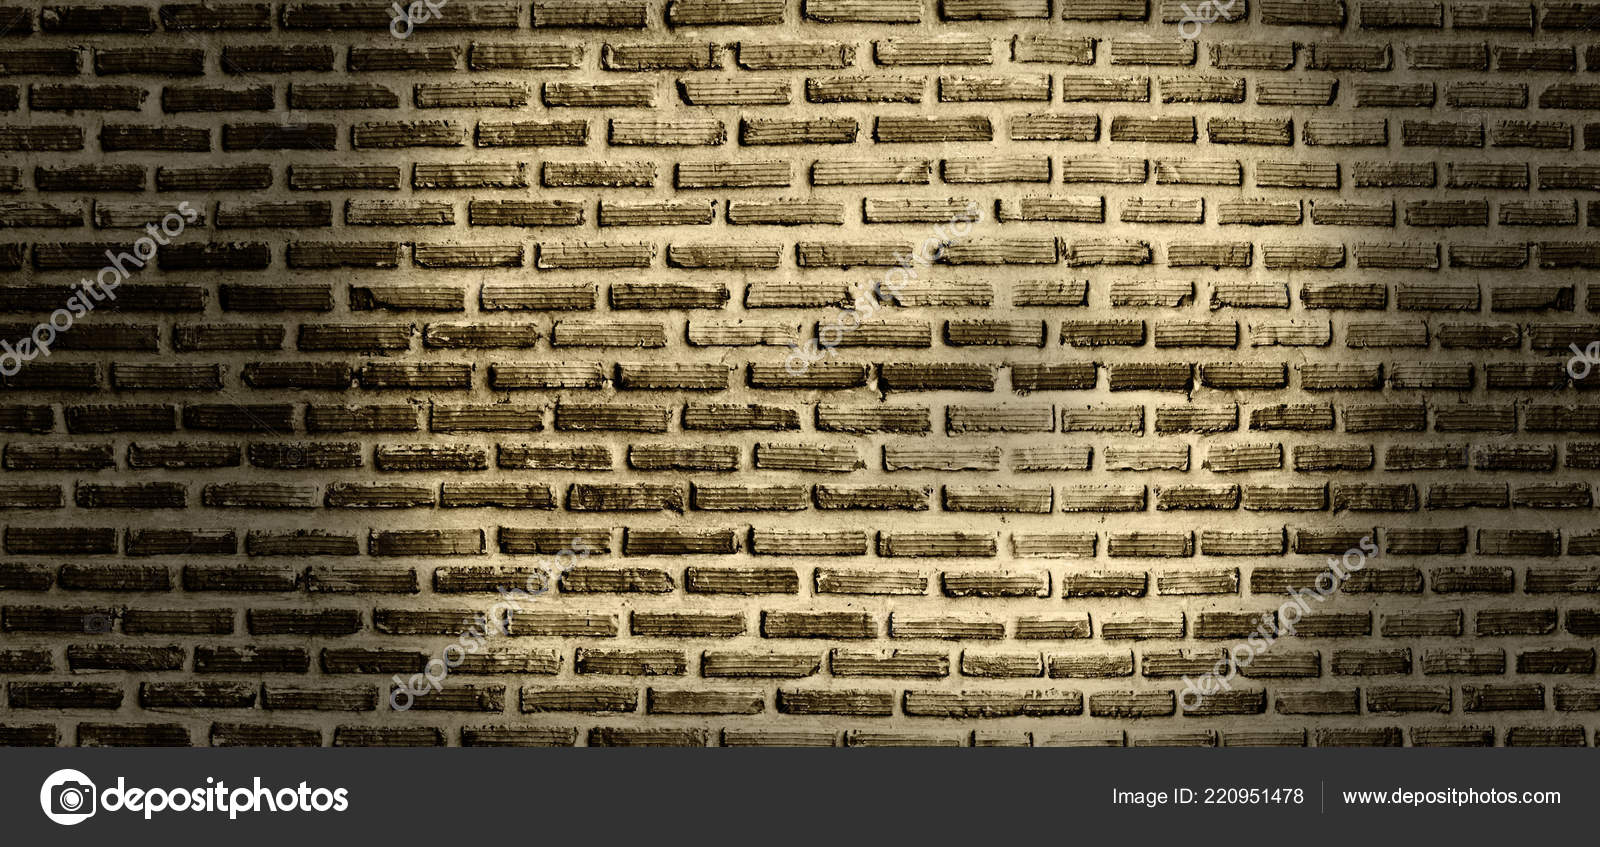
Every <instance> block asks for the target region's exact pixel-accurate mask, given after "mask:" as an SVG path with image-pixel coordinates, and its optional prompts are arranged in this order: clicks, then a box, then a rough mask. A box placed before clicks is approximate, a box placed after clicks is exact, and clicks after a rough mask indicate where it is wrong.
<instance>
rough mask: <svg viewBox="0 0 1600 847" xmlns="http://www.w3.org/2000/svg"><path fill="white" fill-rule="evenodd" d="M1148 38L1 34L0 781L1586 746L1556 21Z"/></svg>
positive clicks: (1585, 654) (956, 24) (1574, 17)
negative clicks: (559, 762)
mask: <svg viewBox="0 0 1600 847" xmlns="http://www.w3.org/2000/svg"><path fill="white" fill-rule="evenodd" d="M1213 8H1214V7H1213ZM418 11H419V12H422V11H423V7H419V8H418ZM1193 11H1196V12H1199V13H1200V14H1202V15H1206V12H1205V11H1204V10H1203V9H1194V10H1193ZM1186 14H1187V12H1186V11H1185V9H1184V8H1183V7H1182V6H1181V5H1180V4H1178V3H1175V2H1162V0H1154V2H1149V3H1147V2H1146V0H877V2H868V0H792V1H791V0H668V2H666V3H665V4H663V3H662V2H661V0H596V2H555V0H535V2H533V3H532V5H531V6H530V5H529V4H528V3H527V2H520V3H501V2H467V0H448V2H446V3H444V4H443V5H442V6H440V7H438V8H437V9H436V10H434V11H431V12H427V13H426V16H427V17H428V18H429V19H428V20H421V21H420V22H418V23H416V24H414V25H412V27H411V29H410V31H409V32H407V31H406V30H407V27H406V26H403V25H399V24H395V25H391V19H390V13H389V12H388V11H387V7H385V6H383V5H380V4H376V3H372V4H367V3H361V4H330V3H299V2H294V3H276V2H275V3H271V4H267V3H260V4H256V3H219V4H217V5H209V6H201V5H190V4H186V3H175V4H171V5H161V6H144V5H107V6H66V5H63V6H56V5H48V6H43V7H41V6H39V5H20V6H19V5H15V4H9V5H5V6H4V7H3V8H0V28H3V29H4V30H5V32H4V34H3V35H0V110H3V111H0V150H4V151H5V152H4V164H3V165H0V191H4V192H5V193H4V194H3V195H0V227H3V228H4V229H3V230H0V277H3V280H0V281H3V283H4V287H3V289H0V311H3V312H4V313H5V316H4V320H3V324H4V325H3V327H0V339H4V340H5V341H6V342H7V343H8V344H11V345H13V347H10V348H5V349H6V350H8V351H9V350H11V349H16V350H17V351H18V356H17V357H15V358H11V359H0V371H6V370H9V371H10V372H11V373H9V374H7V375H6V376H4V378H3V379H0V390H3V395H0V429H3V430H4V433H3V436H0V441H3V471H0V506H3V507H4V513H3V514H0V524H3V526H4V536H3V552H4V557H3V559H0V607H3V610H0V622H3V626H0V674H3V678H4V679H5V685H4V691H3V693H0V741H3V742H4V743H8V744H59V745H73V744H77V745H105V744H112V745H116V744H150V743H154V744H180V745H190V744H192V745H206V744H214V745H222V744H402V745H427V744H499V743H511V744H573V743H577V744H591V745H601V744H607V745H609V744H640V743H667V744H697V745H698V744H746V743H807V744H851V745H874V744H896V743H927V744H934V743H937V744H1030V743H1031V744H1035V745H1041V746H1042V745H1047V744H1073V743H1078V744H1082V743H1089V744H1130V745H1133V744H1196V745H1216V744H1225V745H1232V744H1293V745H1299V744H1311V745H1339V744H1358V745H1384V744H1388V745H1394V744H1415V745H1424V744H1448V745H1470V744H1548V743H1556V744H1574V745H1586V744H1590V743H1594V741H1595V738H1594V735H1595V731H1596V730H1600V718H1597V711H1596V710H1600V686H1597V684H1596V682H1595V652H1594V638H1595V636H1596V635H1597V634H1600V606H1597V605H1596V604H1595V601H1594V597H1595V594H1594V592H1595V591H1596V590H1597V589H1600V569H1597V566H1596V564H1595V561H1596V560H1595V559H1594V557H1595V556H1596V555H1600V532H1597V530H1596V525H1595V519H1594V511H1593V508H1594V504H1593V500H1592V492H1591V487H1590V486H1591V482H1592V481H1593V480H1594V478H1595V474H1596V469H1597V468H1600V407H1597V406H1596V404H1595V402H1594V399H1593V397H1594V395H1593V394H1591V393H1589V392H1587V391H1585V390H1584V389H1586V388H1588V389H1592V388H1594V387H1595V386H1596V385H1597V384H1600V373H1596V374H1594V375H1593V376H1592V377H1590V378H1587V379H1573V378H1572V377H1571V376H1570V375H1569V372H1568V368H1567V360H1568V358H1569V357H1570V356H1571V352H1570V350H1569V345H1572V344H1577V345H1578V346H1579V347H1580V349H1581V348H1582V347H1584V346H1585V345H1587V344H1589V343H1590V342H1592V341H1594V340H1596V339H1600V321H1597V320H1595V311H1596V309H1597V308H1600V285H1596V284H1593V283H1591V282H1589V280H1590V279H1591V277H1590V276H1589V272H1590V269H1592V268H1594V267H1595V266H1596V265H1597V264H1600V240H1597V239H1595V238H1594V237H1593V235H1592V233H1593V230H1591V229H1590V228H1589V227H1591V226H1593V225H1594V224H1595V223H1596V222H1597V221H1600V195H1597V194H1595V192H1596V191H1597V190H1600V160H1596V159H1595V158H1594V154H1593V153H1592V152H1591V148H1596V147H1600V123H1589V122H1587V121H1588V118H1589V117H1590V116H1591V115H1592V114H1593V113H1594V110H1595V109H1596V108H1600V83H1596V82H1595V81H1594V80H1595V77H1594V76H1593V74H1594V72H1595V70H1596V69H1597V68H1600V41H1597V40H1596V38H1595V35H1594V32H1593V31H1591V30H1590V29H1589V26H1590V25H1591V24H1592V23H1595V22H1597V21H1600V4H1593V3H1583V4H1575V3H1559V2H1544V1H1543V0H1541V2H1537V3H1533V4H1529V3H1526V2H1510V1H1509V0H1507V2H1454V0H1451V2H1443V3H1440V2H1426V0H1422V1H1421V2H1409V1H1408V2H1382V1H1381V0H1372V1H1371V2H1368V0H1360V1H1359V2H1336V0H1234V3H1233V4H1232V6H1231V7H1229V8H1228V9H1226V10H1224V11H1223V14H1222V15H1221V17H1222V19H1221V20H1217V21H1213V22H1199V21H1194V20H1190V21H1188V22H1185V16H1186ZM399 34H404V35H405V36H406V37H404V38H402V37H398V35H399ZM1185 36H1197V37H1194V38H1186V37H1185ZM185 204H186V205H185ZM968 210H976V214H977V217H978V219H977V220H976V221H974V222H970V223H969V222H967V221H966V220H964V219H963V218H962V217H961V216H962V215H963V214H964V213H966V212H967V211H968ZM150 222H159V223H157V226H156V229H154V230H148V231H146V230H145V227H146V225H147V224H148V223H150ZM141 238H143V239H145V244H144V246H143V248H142V249H143V250H144V252H143V253H142V255H144V256H149V254H150V250H151V248H152V246H154V248H155V249H154V252H155V254H156V257H155V259H154V261H153V262H151V263H149V265H148V266H146V267H142V268H141V267H139V262H138V261H137V259H138V256H139V255H140V254H138V253H137V252H135V253H132V254H130V255H133V260H132V261H129V260H123V261H121V263H120V265H121V267H122V269H123V270H124V271H126V276H125V277H123V276H122V275H121V274H120V273H119V272H118V271H116V270H112V271H109V272H104V273H103V272H102V268H104V267H105V266H106V265H107V261H108V260H107V257H106V251H107V250H108V249H109V250H111V251H113V254H118V253H122V252H124V251H138V250H140V249H141V247H140V244H139V240H140V239H141ZM930 238H931V239H935V242H931V243H930V242H928V239H930ZM940 243H942V244H944V245H945V246H944V247H943V249H942V250H938V249H932V248H933V246H934V245H936V244H940ZM917 256H921V257H924V258H928V259H932V260H933V261H932V262H931V263H923V262H921V261H920V260H919V259H917V258H915V257H917ZM907 257H911V258H907ZM901 261H904V263H905V266H904V267H901V268H900V269H898V270H896V269H895V266H896V264H897V262H901ZM86 278H87V279H96V278H99V279H100V280H101V281H102V282H105V283H106V284H107V285H108V286H109V285H110V284H111V282H112V281H114V280H116V279H121V280H122V281H121V283H120V284H119V285H116V286H115V287H114V289H112V290H110V291H109V293H107V290H106V289H103V288H96V287H95V286H94V285H92V284H91V285H88V286H79V285H78V280H80V279H86ZM885 279H887V280H889V281H890V282H891V283H893V286H891V294H890V295H889V296H886V297H885V298H884V302H883V303H882V304H881V305H880V306H879V307H877V308H875V309H873V312H872V314H870V315H868V316H865V317H864V318H861V317H859V316H844V315H842V314H841V309H842V308H843V307H846V306H848V305H850V304H851V303H852V302H855V303H859V304H861V306H862V308H863V311H865V310H866V309H867V308H868V307H869V306H871V305H872V303H871V301H870V300H869V299H868V297H867V295H866V294H865V289H866V288H868V287H870V286H872V285H874V284H875V283H877V282H880V281H883V280H885ZM113 296H114V299H112V297H113ZM52 310H65V311H60V312H56V313H55V317H54V320H55V321H56V327H55V328H52V329H48V330H36V329H35V327H36V326H37V325H39V324H40V322H41V321H46V322H48V321H50V320H52ZM840 321H842V322H843V323H844V324H845V326H844V328H838V327H835V326H834V324H835V323H836V322H840ZM858 322H859V326H857V325H856V324H857V323H858ZM68 323H70V328H62V327H63V325H64V324H68ZM58 330H59V331H58ZM819 330H821V331H822V340H823V342H824V344H823V345H822V346H820V347H801V348H800V350H801V352H800V353H799V354H796V353H795V352H794V351H793V350H792V349H791V347H790V345H791V344H794V343H798V344H802V345H803V344H806V342H807V341H808V340H811V339H815V338H816V337H817V336H818V332H819ZM35 333H37V337H38V338H40V339H41V340H44V341H46V343H48V344H49V346H50V348H51V349H50V353H49V354H48V355H39V351H38V350H37V348H33V347H28V346H20V347H18V346H16V345H19V344H20V343H21V341H22V339H24V338H28V337H29V336H30V335H33V334H35ZM52 334H53V335H55V338H54V339H50V336H51V335H52ZM808 351H809V352H808ZM29 353H32V354H33V356H32V358H31V360H28V361H26V362H23V361H21V360H22V359H26V358H28V354H29ZM1580 364H1581V363H1580ZM1367 537H1371V538H1372V539H1373V541H1372V542H1371V543H1372V544H1373V545H1374V546H1373V547H1372V548H1371V551H1372V553H1373V555H1372V557H1371V559H1370V562H1368V566H1367V567H1366V568H1365V569H1363V570H1361V571H1360V572H1358V573H1355V574H1353V575H1352V576H1351V577H1350V579H1349V581H1348V582H1346V583H1345V584H1344V585H1343V587H1342V590H1340V591H1339V592H1338V593H1337V594H1336V595H1335V596H1333V597H1331V598H1330V599H1327V600H1325V601H1324V600H1315V601H1314V602H1312V603H1310V604H1309V608H1310V611H1309V613H1305V614H1304V615H1303V617H1302V618H1301V619H1300V620H1298V621H1287V620H1284V617H1285V616H1286V615H1287V613H1286V612H1284V611H1283V607H1282V604H1283V603H1284V602H1285V601H1286V600H1287V598H1288V594H1289V593H1290V592H1295V591H1297V590H1298V589H1301V588H1311V587H1312V586H1313V584H1314V581H1315V579H1316V578H1317V576H1318V574H1319V573H1320V572H1321V571H1322V570H1323V569H1325V568H1326V567H1327V566H1326V564H1325V562H1326V560H1327V559H1328V557H1330V556H1332V557H1341V556H1342V555H1343V554H1344V553H1345V551H1347V550H1350V549H1352V548H1359V546H1360V545H1361V543H1362V540H1363V539H1364V538H1367ZM574 539H576V540H578V541H580V542H581V546H584V547H586V548H587V549H586V551H585V552H587V553H588V555H586V556H583V557H579V558H576V559H574V557H572V556H571V555H570V554H569V555H568V556H566V557H565V559H564V560H563V561H562V562H561V564H562V565H574V566H573V567H572V568H571V569H569V570H566V571H565V573H564V574H562V575H561V576H560V578H559V580H558V584H557V585H555V586H554V589H553V590H552V591H550V592H548V593H544V594H541V595H539V596H537V597H533V598H527V597H520V598H519V599H518V600H517V602H515V603H514V604H512V606H511V607H509V608H508V607H506V606H505V605H500V606H497V605H496V604H497V603H500V602H502V601H501V597H500V595H497V593H496V591H497V589H511V588H520V587H529V586H532V587H534V588H536V589H543V588H545V587H547V586H546V585H545V584H544V581H543V580H542V579H541V577H540V571H541V569H552V568H553V562H555V561H556V560H555V557H554V554H557V553H558V552H560V551H562V550H564V549H565V548H568V547H569V545H571V544H572V542H573V540H574ZM1275 610H1276V611H1275ZM486 612H488V613H492V614H491V616H492V617H494V618H495V619H496V620H497V621H498V622H499V623H507V622H509V632H508V633H504V634H497V633H493V632H490V633H488V634H487V635H485V636H484V637H483V638H481V639H479V641H478V644H475V648H476V649H475V650H474V651H473V652H472V653H471V655H469V656H467V658H466V660H465V661H464V662H462V663H461V664H460V665H459V666H458V667H456V668H454V670H452V671H450V673H449V674H448V676H447V677H446V678H445V679H444V681H443V684H442V690H440V691H437V692H431V693H427V694H422V695H419V696H417V697H416V698H414V699H415V702H413V703H411V704H409V705H410V708H409V709H404V710H401V709H397V708H395V704H397V703H399V702H400V700H399V698H397V697H392V696H391V690H392V689H393V687H394V683H393V679H394V678H395V675H397V674H398V675H399V676H400V677H401V678H402V679H405V678H409V677H410V675H411V674H413V673H416V672H418V671H420V670H422V669H423V668H424V666H425V663H426V662H427V661H428V659H429V658H431V657H436V656H440V655H441V652H440V651H441V650H442V649H443V648H444V647H445V645H447V644H450V643H453V642H456V640H457V635H458V634H459V633H461V632H463V631H464V630H466V629H468V628H470V627H472V626H473V622H474V618H475V617H476V616H478V615H480V614H484V613H486ZM1263 612H1265V613H1267V615H1268V618H1267V621H1268V624H1267V626H1266V627H1264V628H1263V627H1262V625H1261V618H1260V617H1259V616H1260V615H1261V614H1262V613H1263ZM508 618H509V621H508ZM1291 623H1292V624H1293V625H1294V626H1293V629H1294V633H1293V634H1292V635H1289V634H1283V635H1282V636H1281V637H1276V636H1277V633H1276V631H1275V630H1274V628H1273V627H1274V626H1276V627H1280V628H1281V627H1284V625H1285V624H1291ZM1252 633H1255V634H1257V635H1260V634H1262V633H1265V634H1268V635H1272V636H1274V637H1275V641H1274V643H1273V644H1272V645H1271V646H1270V648H1268V649H1267V650H1266V651H1265V652H1264V653H1261V654H1260V655H1259V656H1256V657H1255V658H1254V660H1253V661H1251V662H1250V663H1249V664H1248V666H1246V667H1244V668H1243V669H1242V672H1241V673H1240V674H1239V675H1238V676H1237V677H1236V678H1235V679H1233V680H1232V683H1231V685H1232V690H1231V691H1225V692H1222V693H1220V694H1217V695H1215V696H1211V697H1207V698H1204V700H1203V704H1202V705H1201V706H1200V707H1199V708H1196V709H1193V710H1185V709H1183V708H1180V707H1179V705H1178V703H1177V695H1178V693H1179V692H1180V691H1182V690H1183V688H1184V682H1183V680H1184V677H1190V678H1199V677H1201V676H1202V675H1204V674H1205V673H1206V672H1207V671H1208V670H1211V669H1212V668H1213V667H1215V666H1217V663H1218V662H1219V660H1221V661H1223V662H1224V665H1223V667H1226V660H1225V659H1224V657H1225V656H1226V655H1228V653H1229V652H1230V651H1232V652H1235V653H1237V651H1233V648H1234V646H1235V645H1238V644H1243V643H1245V642H1246V641H1247V638H1248V636H1250V635H1251V634H1252Z"/></svg>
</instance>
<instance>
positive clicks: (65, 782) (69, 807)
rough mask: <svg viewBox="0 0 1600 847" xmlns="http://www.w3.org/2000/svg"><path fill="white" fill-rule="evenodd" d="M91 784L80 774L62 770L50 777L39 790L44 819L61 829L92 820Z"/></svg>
mask: <svg viewBox="0 0 1600 847" xmlns="http://www.w3.org/2000/svg"><path fill="white" fill-rule="evenodd" d="M97 793H98V792H96V791H95V787H94V782H93V781H91V780H90V779H89V778H88V777H87V776H84V775H83V772H82V771H75V770H72V769H70V768H63V769H62V770H59V771H56V772H55V773H53V774H50V776H49V777H47V778H46V779H45V781H44V787H43V788H40V789H39V806H40V807H41V808H43V809H44V816H45V817H47V818H49V819H50V820H53V821H55V822H56V823H58V824H61V825H62V826H72V825H73V824H75V823H81V822H83V821H85V820H88V819H89V818H92V817H94V813H95V797H96V795H97Z"/></svg>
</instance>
